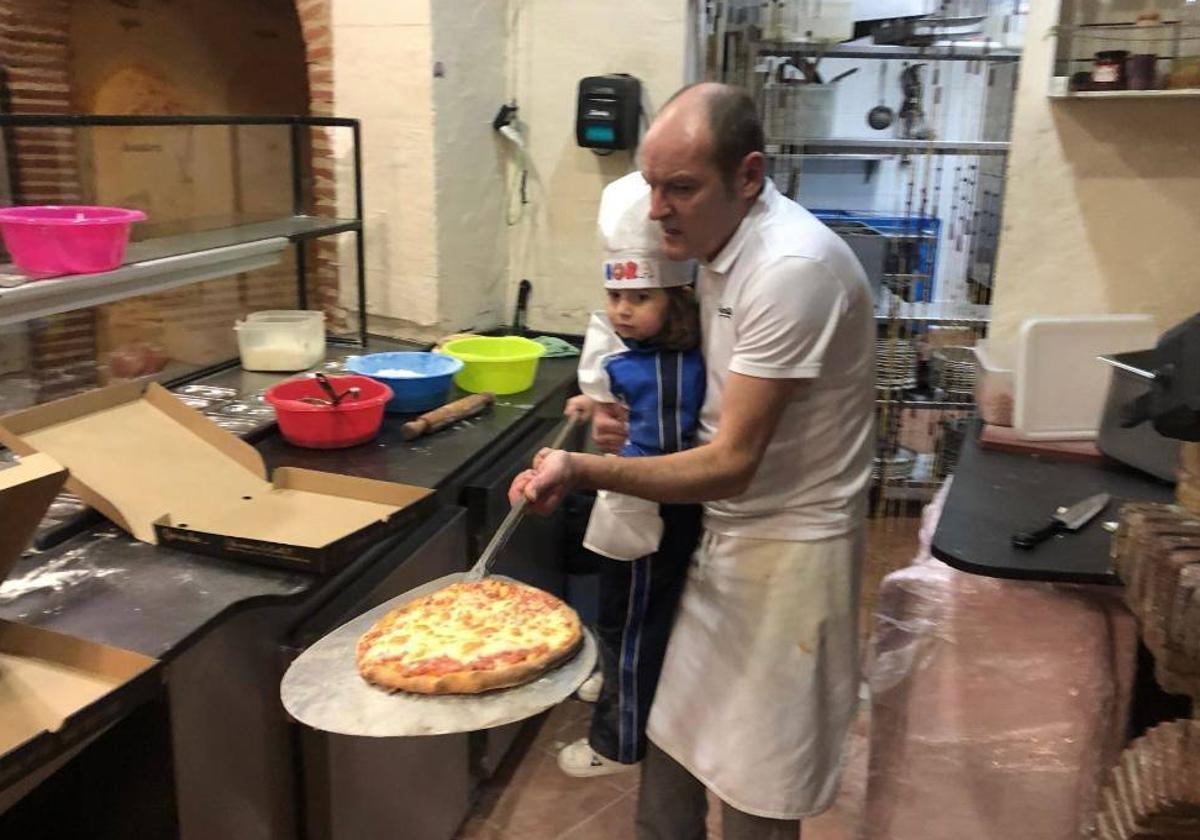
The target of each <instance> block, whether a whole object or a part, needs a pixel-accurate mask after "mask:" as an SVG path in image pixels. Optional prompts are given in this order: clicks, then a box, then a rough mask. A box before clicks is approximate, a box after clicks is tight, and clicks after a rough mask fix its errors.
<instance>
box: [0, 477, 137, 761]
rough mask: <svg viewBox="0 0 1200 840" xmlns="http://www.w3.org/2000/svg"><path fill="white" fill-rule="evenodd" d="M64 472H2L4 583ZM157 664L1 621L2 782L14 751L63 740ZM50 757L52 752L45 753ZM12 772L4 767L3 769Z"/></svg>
mask: <svg viewBox="0 0 1200 840" xmlns="http://www.w3.org/2000/svg"><path fill="white" fill-rule="evenodd" d="M65 478H66V471H65V470H64V469H63V468H62V466H61V465H59V464H58V463H57V462H56V461H55V460H54V459H53V458H51V457H50V456H49V455H45V454H33V455H25V456H23V457H22V458H21V462H20V463H19V464H17V465H15V466H12V467H9V468H7V469H4V470H0V581H3V580H4V577H5V576H6V575H7V574H8V572H9V571H11V570H12V567H13V565H14V564H15V563H16V561H17V559H18V558H19V557H20V556H21V552H22V551H24V550H25V548H26V547H27V546H28V545H29V540H30V538H31V537H32V536H33V532H34V530H35V529H36V528H37V525H38V522H39V521H41V519H42V516H43V515H45V513H46V508H47V507H48V506H49V504H50V502H51V501H52V500H53V498H54V496H55V494H56V493H57V492H58V490H59V488H60V487H61V486H62V484H63V480H64V479H65ZM154 663H155V660H153V659H151V658H150V657H147V656H142V655H141V654H137V653H132V652H130V651H125V650H120V649H118V648H113V647H108V646H107V645H101V644H96V643H94V642H89V641H85V640H83V639H76V638H74V637H72V636H66V635H63V634H61V633H55V632H53V631H50V630H44V629H42V628H40V627H29V626H26V625H24V624H16V623H13V622H8V621H0V779H3V778H4V777H5V776H7V775H8V773H9V772H14V773H17V774H18V775H19V774H20V768H17V769H16V770H12V769H11V763H10V762H8V759H10V758H11V757H12V754H13V753H14V751H15V750H17V749H18V748H20V747H22V746H26V745H29V746H30V747H31V748H32V747H33V745H34V742H36V741H38V740H39V739H42V740H43V743H44V744H45V742H46V741H45V739H46V733H48V732H58V731H59V730H61V729H62V728H63V726H64V724H65V723H66V722H67V720H68V719H69V718H70V717H71V716H72V715H75V714H76V713H78V712H80V711H82V710H84V709H86V708H88V707H90V706H92V705H93V704H95V703H97V702H98V701H100V700H102V699H103V698H104V697H105V696H106V695H108V694H109V693H111V692H112V691H113V690H114V689H116V688H118V687H119V686H122V685H124V684H125V683H127V682H128V681H130V680H132V679H134V678H135V677H137V676H138V675H139V674H142V673H143V672H145V671H146V670H147V669H149V668H150V667H151V666H153V665H154ZM46 748H47V749H52V747H51V746H49V745H47V747H46ZM6 764H9V765H10V766H8V767H6V766H5V765H6Z"/></svg>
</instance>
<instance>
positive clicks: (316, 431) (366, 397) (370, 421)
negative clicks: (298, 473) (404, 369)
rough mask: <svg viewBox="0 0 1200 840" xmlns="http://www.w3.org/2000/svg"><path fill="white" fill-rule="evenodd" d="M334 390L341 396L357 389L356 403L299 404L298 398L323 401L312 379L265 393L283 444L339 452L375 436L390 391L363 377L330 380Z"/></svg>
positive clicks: (322, 394) (344, 401) (273, 388)
mask: <svg viewBox="0 0 1200 840" xmlns="http://www.w3.org/2000/svg"><path fill="white" fill-rule="evenodd" d="M329 381H330V383H332V385H333V387H334V390H336V391H337V392H338V393H342V392H343V391H345V390H346V389H348V388H352V387H357V388H359V389H360V390H361V391H362V394H361V395H360V396H359V398H358V399H351V398H350V397H346V398H345V399H343V400H342V402H341V403H339V404H338V405H337V406H336V407H334V406H331V405H313V404H311V403H304V402H300V401H299V400H300V398H302V397H318V398H320V399H326V395H325V392H324V391H322V390H321V386H320V385H318V384H317V380H315V379H312V378H308V377H306V378H304V379H292V380H290V381H288V382H280V383H279V384H278V385H274V386H272V387H270V388H268V389H267V393H266V399H267V402H269V403H270V404H271V405H273V406H275V418H276V420H278V421H279V431H280V432H281V433H282V434H283V438H284V440H286V441H287V442H288V443H291V444H294V445H296V446H303V447H305V448H306V449H341V448H343V447H346V446H356V445H358V444H360V443H366V442H367V441H369V440H371V439H373V438H374V437H375V435H377V434H379V427H380V426H381V425H383V407H384V406H385V405H387V401H388V400H390V399H391V398H392V389H391V388H389V387H388V386H386V385H384V384H383V383H382V382H376V381H375V380H374V379H371V378H370V377H367V376H331V377H329Z"/></svg>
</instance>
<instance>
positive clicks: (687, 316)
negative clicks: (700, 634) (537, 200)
mask: <svg viewBox="0 0 1200 840" xmlns="http://www.w3.org/2000/svg"><path fill="white" fill-rule="evenodd" d="M649 211H650V189H649V187H648V186H647V185H646V182H645V181H644V180H643V179H642V177H641V175H640V174H638V173H633V174H631V175H627V176H625V177H624V178H621V179H619V180H617V181H615V182H613V183H612V184H610V185H609V186H608V187H607V188H605V190H604V194H603V196H602V198H601V201H600V219H599V221H600V233H601V236H602V238H603V240H604V246H605V249H606V251H607V254H606V257H607V259H606V260H605V262H604V286H605V289H606V290H607V292H608V306H607V309H606V312H605V313H600V312H597V313H594V314H593V315H592V318H591V322H590V323H589V325H588V331H587V336H586V338H585V340H584V347H583V355H582V357H581V359H580V364H579V386H580V390H581V391H583V396H581V397H575V398H574V399H573V400H571V402H570V403H569V404H568V407H567V412H568V413H582V414H584V415H585V416H590V415H591V413H592V409H593V408H594V406H595V403H597V402H601V403H614V402H621V403H623V404H624V405H625V406H626V407H627V408H628V410H629V439H628V441H627V442H626V443H625V446H624V448H622V450H621V453H620V454H621V456H622V457H639V456H646V455H662V454H665V453H668V452H676V451H678V450H680V449H686V448H687V447H689V446H691V445H692V443H693V442H694V438H695V432H696V426H697V422H698V419H699V415H700V406H701V404H702V403H703V402H704V364H703V360H702V359H701V356H700V351H699V350H698V349H697V346H698V344H699V340H700V324H699V314H698V311H697V306H696V301H695V298H694V296H693V294H692V290H691V288H689V285H688V284H689V283H690V282H691V275H692V266H691V264H690V263H675V262H671V261H669V260H667V259H666V258H665V257H663V255H662V253H661V244H660V243H661V240H662V233H661V231H660V230H659V226H658V225H657V224H656V223H654V222H652V221H650V218H649ZM699 530H700V506H699V505H662V506H660V505H659V504H658V503H656V502H649V501H646V500H644V499H636V498H633V497H631V496H623V495H620V494H616V493H608V492H605V491H600V492H599V493H598V494H597V498H596V504H595V507H594V508H593V510H592V515H591V519H590V520H589V521H588V528H587V533H586V535H585V536H584V542H583V545H584V547H585V548H587V549H589V550H590V551H593V552H595V553H596V554H599V555H602V556H603V557H604V558H608V559H606V560H604V561H603V562H602V565H601V572H600V615H599V624H598V626H597V635H598V640H599V647H600V664H601V670H600V674H601V675H602V679H603V681H602V683H601V685H600V688H599V693H598V697H596V698H595V699H596V708H595V711H594V712H593V714H592V724H591V730H590V733H589V737H587V738H585V739H582V740H580V741H577V742H575V743H573V744H568V745H567V746H566V747H564V748H563V749H562V751H561V752H560V753H559V755H558V764H559V767H560V768H562V770H563V772H565V773H567V774H568V775H571V776H581V777H583V776H602V775H608V774H610V773H619V772H622V771H625V770H631V769H633V768H634V767H635V766H636V765H637V763H638V762H639V761H641V759H642V756H643V755H644V753H645V750H646V736H645V728H646V717H647V715H648V714H649V712H650V702H651V701H652V700H653V698H654V690H655V688H656V687H657V685H658V676H659V671H660V670H661V668H662V662H663V656H664V654H665V653H666V647H667V638H668V636H669V635H670V632H671V624H672V622H673V620H674V617H675V608H676V606H677V605H678V603H679V595H680V593H681V592H682V591H683V583H684V579H685V576H686V573H687V566H688V561H689V559H690V558H691V554H692V550H693V549H694V547H695V543H696V541H697V539H698V536H699ZM588 689H590V690H591V691H592V692H595V677H593V679H592V680H589V681H588V683H587V684H585V687H584V689H581V691H580V694H581V696H584V697H586V696H587V693H588Z"/></svg>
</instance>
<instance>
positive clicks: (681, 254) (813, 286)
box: [510, 83, 875, 840]
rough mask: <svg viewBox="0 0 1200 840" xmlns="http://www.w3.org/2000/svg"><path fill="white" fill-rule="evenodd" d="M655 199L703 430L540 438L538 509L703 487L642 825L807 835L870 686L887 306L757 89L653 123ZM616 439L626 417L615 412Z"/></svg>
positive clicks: (692, 91) (533, 487)
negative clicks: (694, 342)
mask: <svg viewBox="0 0 1200 840" xmlns="http://www.w3.org/2000/svg"><path fill="white" fill-rule="evenodd" d="M640 168H641V171H642V175H643V176H644V177H645V179H646V181H647V182H648V183H649V184H650V187H651V207H650V218H651V219H652V220H654V221H656V222H658V223H659V226H660V227H661V230H662V235H663V248H664V250H665V251H666V253H667V256H668V257H670V258H671V259H677V260H683V259H691V258H695V259H698V260H700V266H701V268H700V273H699V277H698V280H697V294H698V296H699V300H700V307H701V324H702V332H703V351H704V356H705V361H706V364H707V367H708V382H707V394H706V398H705V403H704V407H703V410H702V416H701V421H700V435H699V438H700V441H701V443H700V444H699V445H698V446H696V447H695V448H693V449H690V450H687V451H684V452H680V453H676V454H671V455H665V456H661V457H652V458H602V457H599V456H593V455H585V454H579V453H566V452H561V451H544V452H542V453H539V456H538V458H537V460H536V461H535V463H534V468H533V469H532V470H529V471H526V472H525V473H522V474H521V475H520V476H518V477H517V479H516V480H515V481H514V482H513V486H512V488H511V489H510V498H512V499H516V498H518V497H519V496H520V495H522V494H524V495H525V496H526V497H527V498H528V499H529V500H530V503H531V505H532V507H533V508H534V509H535V510H539V511H542V512H546V511H549V510H552V509H553V508H554V507H555V506H557V504H558V503H559V502H560V501H561V499H562V497H563V495H564V494H565V493H566V492H568V491H570V490H571V489H573V488H576V487H589V488H596V489H607V490H613V491H616V492H620V493H627V494H630V495H634V496H640V497H643V498H646V499H653V500H656V501H659V502H692V501H699V502H704V503H705V516H704V534H703V536H702V538H701V542H700V546H699V548H698V549H697V550H696V552H695V554H694V555H693V557H692V561H691V564H690V566H689V569H688V578H687V582H686V584H685V587H684V592H683V596H682V600H681V602H680V606H679V612H678V614H677V617H676V620H675V625H674V628H673V629H672V632H671V636H670V642H669V645H668V649H667V654H666V661H665V663H664V666H663V672H662V677H661V680H660V682H659V685H658V692H657V694H656V696H655V700H654V705H653V708H652V710H651V713H650V720H649V722H648V726H647V732H648V735H649V738H650V742H651V744H650V748H649V749H648V751H647V754H646V758H645V761H644V764H643V769H642V782H641V785H642V786H641V791H640V794H639V802H638V815H637V836H638V837H639V838H641V840H692V838H703V837H704V836H705V810H706V796H705V788H706V787H707V788H708V789H709V790H711V791H712V792H713V793H715V794H716V796H717V797H718V798H720V800H721V801H722V803H723V808H722V820H723V833H724V836H725V837H726V838H727V840H746V838H789V840H794V838H795V837H796V836H797V834H798V831H799V821H800V819H801V818H802V817H805V816H809V815H812V814H817V813H820V812H821V811H823V810H825V809H826V808H828V807H829V806H830V805H831V804H832V802H833V799H834V797H835V795H836V792H837V786H838V776H839V770H840V766H841V755H842V748H843V742H844V740H845V735H846V732H847V729H848V727H849V724H850V722H851V720H852V718H853V715H854V710H855V707H856V704H857V699H858V668H857V666H858V644H857V601H858V582H859V572H860V566H861V562H860V558H861V551H862V539H861V531H862V524H863V520H864V517H865V509H866V492H865V491H866V487H867V484H868V480H869V477H870V471H871V454H872V447H873V440H874V438H873V409H874V390H873V382H874V371H873V358H874V352H873V351H874V340H875V329H874V309H873V304H872V299H871V292H870V289H869V287H868V284H867V280H866V277H865V275H864V273H863V270H862V267H861V266H860V265H859V264H858V262H857V260H856V259H855V257H854V255H853V254H852V253H851V251H850V249H849V248H848V247H847V246H846V245H845V243H843V242H842V240H841V239H840V238H838V237H837V236H836V235H835V234H834V233H833V232H832V231H830V230H829V229H828V228H827V227H825V226H824V225H823V224H821V223H820V222H819V221H817V220H816V219H815V218H814V217H813V216H812V215H811V214H809V213H808V212H807V211H805V210H804V209H803V208H801V207H800V206H799V205H797V204H795V203H794V202H792V201H790V200H789V199H787V198H786V197H784V196H782V195H780V193H779V192H778V191H777V190H776V189H775V187H774V185H773V184H772V183H771V181H770V180H769V179H767V178H766V177H765V160H764V157H763V133H762V127H761V125H760V123H759V120H758V115H757V109H756V108H755V106H754V103H753V101H752V100H751V99H750V98H749V97H748V96H747V95H746V94H745V93H743V92H741V91H739V90H737V89H734V88H730V87H727V86H724V85H718V84H711V83H709V84H700V85H694V86H691V87H688V88H684V89H683V90H682V91H680V92H679V93H677V94H676V95H675V97H673V98H672V99H671V101H670V102H668V104H667V105H666V106H665V107H664V108H663V110H662V112H661V113H660V115H659V116H658V118H657V119H656V120H655V122H654V124H653V125H652V126H651V128H650V130H649V131H648V132H647V133H646V137H645V140H644V141H643V143H642V148H641V158H640ZM593 436H594V437H595V439H596V441H597V443H598V444H599V445H600V446H601V447H602V448H604V449H607V450H612V449H613V448H615V447H616V446H619V445H620V444H621V443H622V442H623V441H624V439H625V428H624V424H623V418H622V417H621V416H620V415H619V414H618V413H616V412H614V411H611V410H610V411H608V412H607V413H602V414H598V416H597V417H596V419H595V420H594V422H593Z"/></svg>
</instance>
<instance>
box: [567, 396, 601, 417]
mask: <svg viewBox="0 0 1200 840" xmlns="http://www.w3.org/2000/svg"><path fill="white" fill-rule="evenodd" d="M595 408H596V401H595V400H594V399H592V398H591V397H589V396H587V395H586V394H580V395H579V396H577V397H571V399H569V400H567V407H566V408H564V409H563V416H564V417H570V416H572V415H575V416H577V417H578V418H579V422H580V423H586V422H587V421H589V420H591V419H592V411H594V410H595Z"/></svg>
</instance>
